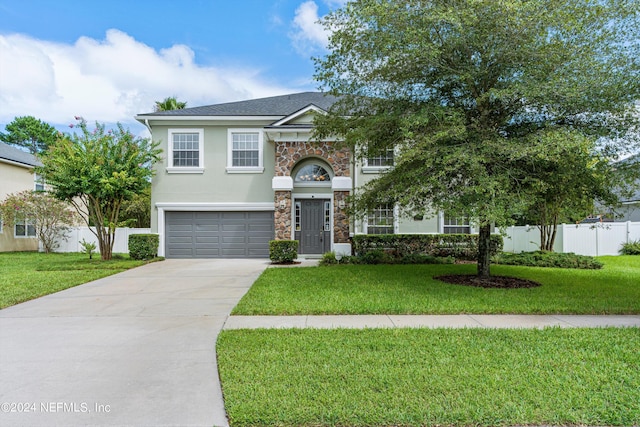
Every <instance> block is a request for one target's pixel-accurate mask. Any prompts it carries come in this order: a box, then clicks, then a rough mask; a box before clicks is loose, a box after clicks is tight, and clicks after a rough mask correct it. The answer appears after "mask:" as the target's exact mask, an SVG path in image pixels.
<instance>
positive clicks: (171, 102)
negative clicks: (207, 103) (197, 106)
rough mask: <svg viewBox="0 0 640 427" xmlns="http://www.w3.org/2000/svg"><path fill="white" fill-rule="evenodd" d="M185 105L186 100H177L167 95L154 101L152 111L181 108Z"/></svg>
mask: <svg viewBox="0 0 640 427" xmlns="http://www.w3.org/2000/svg"><path fill="white" fill-rule="evenodd" d="M186 107H187V103H186V102H182V101H178V100H177V99H176V97H175V96H169V97H167V98H165V99H163V100H162V101H156V105H155V107H154V111H171V110H182V109H183V108H186Z"/></svg>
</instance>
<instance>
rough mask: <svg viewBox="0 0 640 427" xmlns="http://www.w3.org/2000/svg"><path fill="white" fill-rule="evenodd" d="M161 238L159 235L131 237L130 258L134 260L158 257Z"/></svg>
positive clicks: (135, 235)
mask: <svg viewBox="0 0 640 427" xmlns="http://www.w3.org/2000/svg"><path fill="white" fill-rule="evenodd" d="M159 243H160V237H159V236H158V235H157V234H131V235H129V257H131V258H132V259H151V258H155V257H156V256H157V255H158V245H159Z"/></svg>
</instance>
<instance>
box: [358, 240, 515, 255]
mask: <svg viewBox="0 0 640 427" xmlns="http://www.w3.org/2000/svg"><path fill="white" fill-rule="evenodd" d="M502 247H503V240H502V236H501V235H499V234H492V235H491V243H490V252H491V256H494V255H496V254H498V253H500V252H501V251H502ZM379 250H384V251H385V252H386V253H387V254H389V255H390V256H392V257H395V258H404V257H407V256H409V255H412V254H423V255H430V256H434V257H454V258H457V259H466V260H475V259H477V258H478V235H477V234H359V235H355V236H353V251H354V254H355V255H357V256H365V255H366V254H367V253H368V252H371V251H379Z"/></svg>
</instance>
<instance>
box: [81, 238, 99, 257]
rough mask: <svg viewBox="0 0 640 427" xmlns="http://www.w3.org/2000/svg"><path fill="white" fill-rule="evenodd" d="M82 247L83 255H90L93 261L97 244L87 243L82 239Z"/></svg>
mask: <svg viewBox="0 0 640 427" xmlns="http://www.w3.org/2000/svg"><path fill="white" fill-rule="evenodd" d="M80 245H81V246H82V250H81V251H80V252H82V253H83V254H88V255H89V259H93V253H94V252H95V250H96V244H95V243H93V242H87V241H85V240H84V239H82V240H81V241H80Z"/></svg>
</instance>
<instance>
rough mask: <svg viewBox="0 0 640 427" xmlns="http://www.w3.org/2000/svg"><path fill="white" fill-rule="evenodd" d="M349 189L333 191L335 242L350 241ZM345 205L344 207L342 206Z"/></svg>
mask: <svg viewBox="0 0 640 427" xmlns="http://www.w3.org/2000/svg"><path fill="white" fill-rule="evenodd" d="M347 196H349V192H348V191H334V192H333V242H334V243H349V217H348V216H347V212H346V208H347ZM341 205H342V206H343V207H342V208H341V207H340V206H341Z"/></svg>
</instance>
